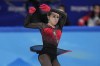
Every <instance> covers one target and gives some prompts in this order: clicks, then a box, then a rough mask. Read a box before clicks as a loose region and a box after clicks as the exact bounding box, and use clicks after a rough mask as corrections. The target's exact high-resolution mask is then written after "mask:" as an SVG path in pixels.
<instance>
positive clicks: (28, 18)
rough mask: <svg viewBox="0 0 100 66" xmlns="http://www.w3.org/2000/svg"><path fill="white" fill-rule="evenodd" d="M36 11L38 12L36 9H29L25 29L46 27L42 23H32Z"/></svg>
mask: <svg viewBox="0 0 100 66" xmlns="http://www.w3.org/2000/svg"><path fill="white" fill-rule="evenodd" d="M35 11H36V9H35V8H34V7H30V8H29V13H28V15H27V16H26V18H25V23H24V27H27V28H42V27H43V25H45V24H44V23H42V22H35V23H32V22H31V21H32V15H33V14H34V13H35Z"/></svg>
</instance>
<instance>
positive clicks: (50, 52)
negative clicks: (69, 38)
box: [24, 4, 66, 66]
mask: <svg viewBox="0 0 100 66" xmlns="http://www.w3.org/2000/svg"><path fill="white" fill-rule="evenodd" d="M39 8H40V9H41V10H42V11H44V12H46V13H47V18H48V23H47V24H45V23H43V22H34V23H32V22H31V20H32V16H34V14H35V12H36V9H35V8H34V7H30V8H29V14H28V16H27V17H26V20H25V24H24V26H25V27H27V28H38V29H40V32H41V35H42V39H43V48H42V50H41V51H40V52H39V56H38V59H39V61H40V64H41V66H60V63H59V62H58V60H57V46H58V43H59V40H60V37H61V34H62V28H63V25H64V24H65V22H66V14H65V13H64V12H62V11H59V10H56V9H51V8H50V7H49V6H48V5H46V4H42V5H40V7H39Z"/></svg>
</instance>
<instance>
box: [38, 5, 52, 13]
mask: <svg viewBox="0 0 100 66" xmlns="http://www.w3.org/2000/svg"><path fill="white" fill-rule="evenodd" d="M39 8H40V9H41V10H42V11H44V12H49V11H50V9H51V8H50V6H48V5H46V4H42V5H40V7H39Z"/></svg>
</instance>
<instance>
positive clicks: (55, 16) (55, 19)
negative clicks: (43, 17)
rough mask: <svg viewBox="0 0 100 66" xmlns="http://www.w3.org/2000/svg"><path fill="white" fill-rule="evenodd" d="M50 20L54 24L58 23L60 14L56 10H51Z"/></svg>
mask: <svg viewBox="0 0 100 66" xmlns="http://www.w3.org/2000/svg"><path fill="white" fill-rule="evenodd" d="M48 21H49V23H51V24H52V25H56V24H57V23H58V21H59V14H58V13H55V12H51V15H49V16H48Z"/></svg>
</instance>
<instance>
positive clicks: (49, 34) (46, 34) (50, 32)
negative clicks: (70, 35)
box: [40, 24, 62, 47]
mask: <svg viewBox="0 0 100 66" xmlns="http://www.w3.org/2000/svg"><path fill="white" fill-rule="evenodd" d="M45 26H46V27H44V28H42V29H40V31H41V35H42V40H43V44H47V45H48V44H49V45H48V46H50V45H54V46H56V47H57V46H58V43H59V40H60V37H61V34H62V32H61V29H59V28H58V27H55V28H52V27H51V26H49V25H47V24H45Z"/></svg>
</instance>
